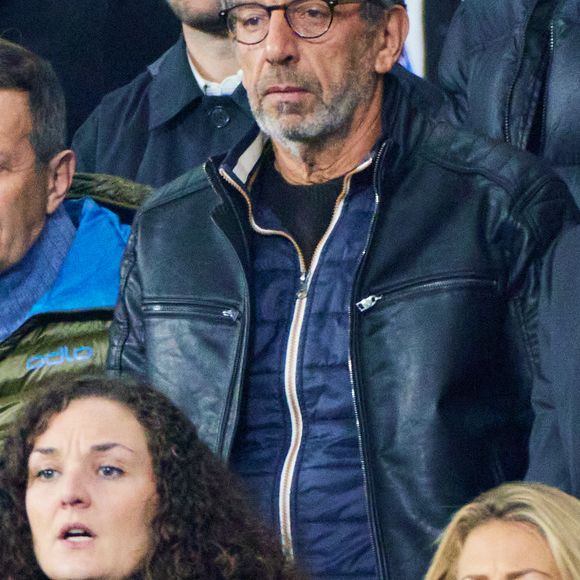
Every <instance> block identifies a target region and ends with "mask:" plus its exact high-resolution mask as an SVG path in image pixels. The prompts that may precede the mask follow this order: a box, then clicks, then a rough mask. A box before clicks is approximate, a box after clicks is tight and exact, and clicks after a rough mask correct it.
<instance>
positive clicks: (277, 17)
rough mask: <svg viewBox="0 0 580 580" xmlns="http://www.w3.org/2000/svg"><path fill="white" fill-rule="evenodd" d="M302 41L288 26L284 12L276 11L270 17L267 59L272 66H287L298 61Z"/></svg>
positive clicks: (266, 40)
mask: <svg viewBox="0 0 580 580" xmlns="http://www.w3.org/2000/svg"><path fill="white" fill-rule="evenodd" d="M299 40H300V39H299V38H298V36H296V34H294V32H293V31H292V29H291V28H290V25H289V24H288V21H287V20H286V17H285V15H284V11H283V10H275V11H273V12H272V14H271V16H270V28H269V29H268V36H266V38H265V40H264V43H265V50H266V59H267V60H268V62H270V63H271V64H286V63H288V62H291V61H295V60H297V59H298V41H299Z"/></svg>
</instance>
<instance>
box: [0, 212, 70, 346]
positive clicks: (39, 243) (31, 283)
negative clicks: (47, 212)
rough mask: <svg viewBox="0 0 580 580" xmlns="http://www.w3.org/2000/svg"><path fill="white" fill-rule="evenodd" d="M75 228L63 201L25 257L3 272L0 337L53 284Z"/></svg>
mask: <svg viewBox="0 0 580 580" xmlns="http://www.w3.org/2000/svg"><path fill="white" fill-rule="evenodd" d="M75 232H76V230H75V227H74V225H73V223H72V222H71V220H70V218H69V216H68V214H67V212H66V210H65V209H64V207H63V206H62V205H61V206H60V207H59V208H58V209H57V210H56V211H55V212H54V213H53V214H52V215H51V216H49V217H48V218H47V220H46V224H45V226H44V228H43V230H42V232H41V234H40V236H39V237H38V239H37V240H36V242H35V243H34V245H33V246H32V248H31V249H30V250H29V251H28V253H27V254H26V255H25V256H24V258H23V259H22V260H21V261H20V262H19V263H18V264H16V265H15V266H13V267H12V268H10V269H9V270H7V271H6V272H2V273H0V341H3V340H5V339H6V338H8V337H9V336H10V335H11V334H12V333H13V332H14V331H15V330H17V329H18V328H19V327H20V326H21V325H22V324H23V323H24V322H25V321H26V319H27V315H28V312H29V311H30V309H31V308H32V307H33V306H34V304H35V303H36V301H37V300H38V299H39V298H40V297H41V296H42V295H43V294H44V293H45V292H47V291H48V290H49V289H50V288H51V287H52V285H53V284H54V281H55V280H56V277H57V275H58V272H59V270H60V268H61V266H62V264H63V262H64V259H65V258H66V255H67V253H68V251H69V248H70V246H71V244H72V242H73V240H74V237H75Z"/></svg>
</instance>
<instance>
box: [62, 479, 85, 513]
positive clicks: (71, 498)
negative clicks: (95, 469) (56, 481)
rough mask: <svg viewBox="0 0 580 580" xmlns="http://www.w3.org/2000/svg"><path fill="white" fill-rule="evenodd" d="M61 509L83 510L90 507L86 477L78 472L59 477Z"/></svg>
mask: <svg viewBox="0 0 580 580" xmlns="http://www.w3.org/2000/svg"><path fill="white" fill-rule="evenodd" d="M60 483H61V490H60V493H61V497H60V503H61V507H63V508H67V507H75V508H85V507H89V506H90V505H91V495H90V492H89V485H88V481H87V478H86V475H85V474H84V473H83V472H82V471H80V470H74V471H69V472H68V473H66V474H63V475H62V476H61V481H60Z"/></svg>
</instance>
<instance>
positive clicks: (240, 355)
mask: <svg viewBox="0 0 580 580" xmlns="http://www.w3.org/2000/svg"><path fill="white" fill-rule="evenodd" d="M204 169H205V173H206V175H207V178H208V180H209V183H210V185H211V187H212V188H213V190H214V191H215V193H216V195H217V196H219V197H220V198H222V199H223V200H224V203H228V204H229V206H230V210H231V212H232V213H233V215H234V216H235V218H236V220H237V222H238V225H239V227H240V229H242V230H243V228H242V224H241V221H240V216H239V214H238V212H237V211H236V209H235V208H234V205H233V203H232V201H231V200H230V199H229V197H228V196H227V194H226V193H225V191H224V187H223V184H221V183H220V182H219V180H218V179H217V170H216V167H215V165H214V163H213V161H211V160H210V161H208V162H207V163H206V165H205V167H204ZM220 191H222V193H221V194H220ZM222 233H223V234H224V238H225V239H226V240H227V241H228V243H229V244H230V246H231V247H232V251H233V253H234V255H235V257H236V259H237V261H238V265H239V267H240V269H241V271H245V268H244V265H243V264H242V261H241V259H240V257H239V255H238V252H237V251H236V248H235V247H234V245H233V243H232V241H231V240H230V238H229V237H228V236H227V235H225V232H223V231H222ZM244 243H245V248H244V249H245V252H246V255H248V254H249V249H248V247H247V241H246V240H245V239H244ZM245 280H246V281H245V284H244V320H243V324H242V329H243V335H242V336H241V340H240V342H239V345H238V348H237V349H236V358H235V361H234V365H233V368H232V376H233V377H235V376H239V377H241V378H240V381H239V388H240V391H241V383H242V378H243V376H244V368H245V360H246V357H245V356H244V353H245V352H246V351H247V344H248V334H249V329H250V307H249V303H250V299H249V292H248V283H247V279H245ZM226 310H227V308H226ZM222 314H223V313H222ZM239 400H240V397H239V396H238V400H237V409H236V415H235V416H234V417H233V418H232V420H233V422H234V426H233V427H232V429H231V432H232V433H233V432H234V429H235V425H236V424H237V422H238V417H239ZM233 403H234V388H230V389H229V391H228V398H227V401H226V404H225V406H224V413H223V415H222V418H221V422H220V425H219V429H218V441H217V446H216V449H217V451H218V453H220V455H221V457H222V459H223V460H224V461H227V460H228V458H229V454H230V450H231V443H232V440H231V439H230V440H229V441H227V442H226V435H227V431H228V419H230V414H231V408H232V404H233ZM226 443H227V446H226Z"/></svg>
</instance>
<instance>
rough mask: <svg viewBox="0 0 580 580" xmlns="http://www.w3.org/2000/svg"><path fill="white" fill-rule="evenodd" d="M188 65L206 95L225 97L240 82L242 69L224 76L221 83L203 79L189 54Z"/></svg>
mask: <svg viewBox="0 0 580 580" xmlns="http://www.w3.org/2000/svg"><path fill="white" fill-rule="evenodd" d="M187 58H188V60H189V66H190V67H191V71H192V72H193V76H194V77H195V80H196V81H197V84H198V85H199V88H200V89H201V90H202V91H203V93H204V94H205V95H207V96H208V97H226V96H229V95H231V94H232V93H233V92H234V91H235V90H236V89H237V88H238V86H239V84H240V83H241V82H242V71H241V70H239V71H238V72H237V73H236V74H234V75H231V76H229V77H226V78H225V79H224V80H223V81H222V82H221V83H215V82H212V81H208V80H207V79H204V78H203V77H202V76H201V74H200V72H199V71H198V70H197V68H196V67H195V65H194V64H193V61H192V60H191V57H190V56H189V54H188V55H187Z"/></svg>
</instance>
